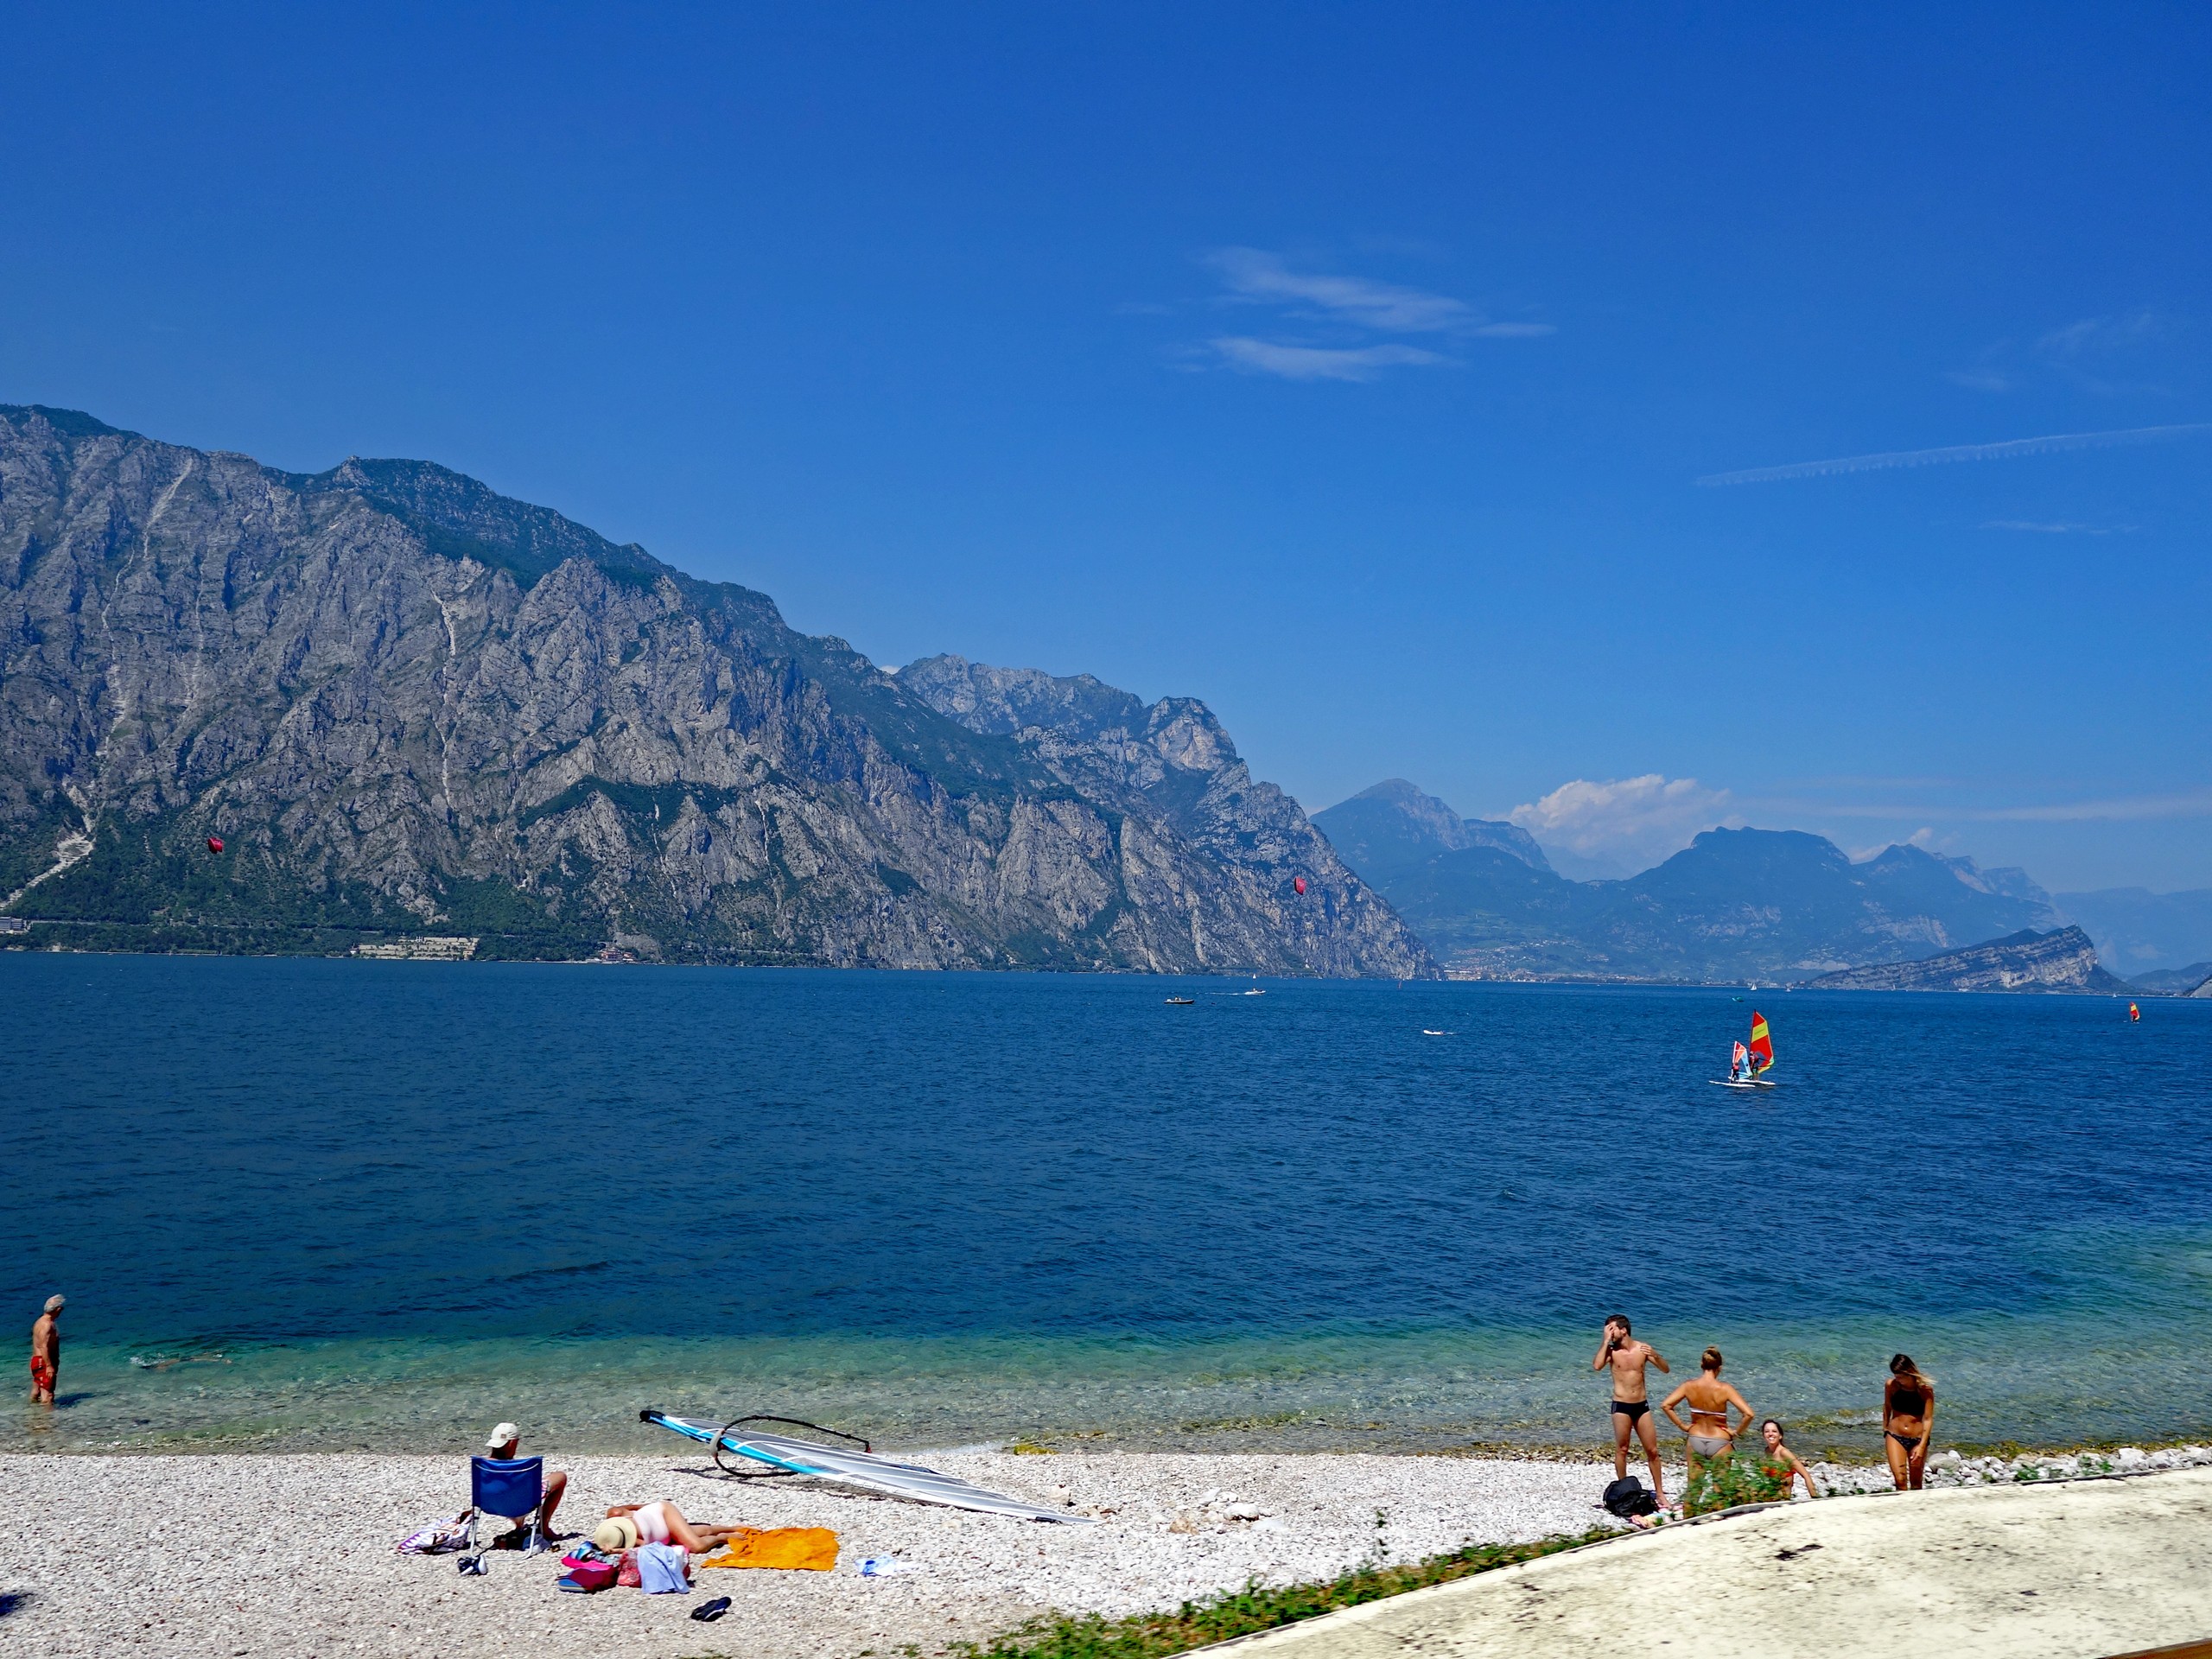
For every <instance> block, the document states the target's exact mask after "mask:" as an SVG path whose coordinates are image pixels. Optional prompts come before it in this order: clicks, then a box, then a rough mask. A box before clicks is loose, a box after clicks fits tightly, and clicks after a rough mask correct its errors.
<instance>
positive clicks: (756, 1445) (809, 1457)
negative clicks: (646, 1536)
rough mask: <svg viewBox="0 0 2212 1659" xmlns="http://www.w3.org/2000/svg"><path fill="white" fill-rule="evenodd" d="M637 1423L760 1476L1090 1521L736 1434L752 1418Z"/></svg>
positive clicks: (912, 1466)
mask: <svg viewBox="0 0 2212 1659" xmlns="http://www.w3.org/2000/svg"><path fill="white" fill-rule="evenodd" d="M638 1421H639V1422H641V1423H653V1424H657V1425H658V1426H659V1427H662V1428H665V1429H668V1430H671V1432H673V1433H677V1434H681V1435H683V1438H684V1439H686V1440H696V1441H698V1442H699V1443H700V1444H701V1445H702V1446H712V1447H713V1448H714V1449H715V1462H716V1463H720V1462H721V1454H722V1453H723V1452H734V1453H735V1454H736V1455H737V1456H739V1457H741V1458H749V1459H752V1460H753V1461H754V1462H756V1463H760V1464H765V1465H768V1467H767V1468H766V1470H764V1471H763V1472H764V1473H776V1474H786V1475H812V1476H813V1477H815V1478H817V1480H835V1481H840V1482H842V1483H843V1484H845V1485H848V1486H860V1487H864V1488H866V1489H867V1490H868V1491H874V1492H889V1493H891V1494H892V1495H893V1496H894V1497H912V1498H918V1499H920V1500H921V1501H922V1502H923V1503H948V1504H950V1505H951V1506H952V1507H953V1508H954V1509H957V1510H979V1511H981V1512H982V1514H985V1515H1005V1516H1014V1518H1015V1519H1017V1520H1022V1521H1072V1522H1082V1523H1084V1525H1089V1524H1090V1523H1091V1517H1090V1516H1087V1515H1071V1514H1069V1513H1068V1512H1067V1511H1066V1510H1047V1509H1044V1508H1042V1507H1040V1506H1039V1505H1038V1504H1035V1503H1023V1502H1022V1501H1021V1500H1020V1498H1018V1497H1007V1496H1006V1495H1005V1494H1004V1493H1001V1492H993V1491H985V1490H984V1489H983V1488H982V1487H981V1486H975V1485H971V1484H969V1483H968V1482H967V1481H964V1480H961V1479H959V1478H957V1477H955V1476H952V1475H941V1474H939V1473H938V1471H936V1470H934V1469H925V1468H923V1467H922V1465H919V1464H918V1463H899V1462H895V1461H893V1459H889V1458H880V1457H878V1456H876V1455H875V1454H874V1452H849V1451H845V1450H842V1449H841V1448H839V1447H837V1446H821V1445H817V1443H816V1442H814V1441H812V1440H796V1439H794V1438H792V1437H791V1436H790V1435H788V1434H753V1433H742V1434H741V1433H737V1430H738V1429H739V1428H740V1427H741V1426H742V1425H743V1424H746V1423H748V1422H753V1421H759V1420H758V1419H754V1418H748V1417H741V1418H739V1419H737V1421H734V1422H732V1423H729V1424H728V1425H726V1426H724V1427H721V1428H710V1427H708V1426H707V1425H706V1424H704V1423H693V1422H687V1421H684V1420H683V1418H681V1417H671V1416H670V1415H669V1414H667V1413H666V1412H664V1411H641V1412H639V1414H638ZM777 1421H782V1420H780V1419H779V1420H777Z"/></svg>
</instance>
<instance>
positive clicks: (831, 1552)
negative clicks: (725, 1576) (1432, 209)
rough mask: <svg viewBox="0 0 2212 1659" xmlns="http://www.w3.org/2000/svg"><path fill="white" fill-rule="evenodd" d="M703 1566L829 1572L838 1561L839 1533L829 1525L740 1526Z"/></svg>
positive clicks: (704, 1558)
mask: <svg viewBox="0 0 2212 1659" xmlns="http://www.w3.org/2000/svg"><path fill="white" fill-rule="evenodd" d="M698 1564H699V1565H700V1566H701V1567H785V1568H788V1569H791V1570H792V1571H797V1572H804V1573H827V1572H829V1570H830V1569H831V1568H832V1567H836V1565H837V1535H836V1533H834V1532H832V1531H830V1530H829V1528H827V1527H775V1528H772V1529H768V1530H766V1531H763V1530H761V1529H759V1528H757V1527H741V1528H739V1529H738V1530H737V1533H736V1535H734V1537H732V1538H731V1539H730V1540H729V1541H728V1543H726V1544H724V1545H723V1546H722V1547H721V1548H720V1549H719V1550H717V1551H715V1554H712V1555H702V1556H701V1557H700V1558H699V1563H698Z"/></svg>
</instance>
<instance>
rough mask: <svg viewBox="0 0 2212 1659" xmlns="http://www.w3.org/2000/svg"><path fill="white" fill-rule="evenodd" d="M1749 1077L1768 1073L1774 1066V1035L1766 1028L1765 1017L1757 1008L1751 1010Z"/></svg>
mask: <svg viewBox="0 0 2212 1659" xmlns="http://www.w3.org/2000/svg"><path fill="white" fill-rule="evenodd" d="M1773 1065H1774V1033H1772V1032H1770V1031H1769V1030H1768V1029H1767V1027H1766V1015H1764V1014H1761V1013H1760V1012H1759V1011H1758V1009H1757V1008H1753V1009H1752V1010H1751V1075H1752V1076H1753V1077H1757V1076H1758V1074H1759V1073H1760V1072H1762V1071H1770V1070H1771V1069H1772V1068H1773Z"/></svg>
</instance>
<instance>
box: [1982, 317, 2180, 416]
mask: <svg viewBox="0 0 2212 1659" xmlns="http://www.w3.org/2000/svg"><path fill="white" fill-rule="evenodd" d="M2176 328H2177V324H2176V323H2175V322H2174V321H2172V320H2171V319H2170V318H2167V317H2164V316H2161V315H2158V313H2157V312H2155V311H2152V310H2148V309H2141V310H2136V311H2131V312H2127V313H2125V314H2123V315H2113V316H2101V317H2082V318H2081V319H2079V320H2077V321H2073V322H2069V323H2067V324H2065V325H2063V327H2057V328H2052V329H2049V330H2046V331H2045V332H2044V333H2043V334H2038V335H2037V336H2036V337H2035V338H2034V339H2033V340H2030V341H2028V342H2027V344H2026V345H2024V346H2023V345H2021V344H2020V342H2019V341H2018V340H2009V339H2008V340H1996V341H1994V342H1993V343H1992V344H1990V345H1989V346H1986V347H1984V348H1983V349H1982V351H1981V353H1980V355H1979V357H1978V358H1977V359H1976V361H1975V363H1974V366H1973V367H1971V368H1965V369H1953V370H1951V371H1950V372H1948V374H1946V375H1945V376H1944V378H1945V379H1947V380H1949V381H1950V382H1952V384H1954V385H1961V386H1966V387H1968V388H1970V389H1972V390H1973V391H2012V389H2013V388H2014V387H2016V386H2019V385H2024V384H2025V383H2026V382H2027V381H2029V380H2031V379H2033V378H2047V377H2051V376H2056V378H2059V379H2062V380H2065V381H2069V382H2070V383H2071V384H2073V385H2075V386H2077V387H2079V388H2081V389H2082V391H2092V392H2097V393H2100V394H2107V395H2108V394H2111V393H2113V392H2120V391H2148V390H2152V388H2150V387H2148V386H2146V385H2143V384H2142V383H2140V382H2139V381H2132V380H2124V379H2116V378H2113V375H2114V373H2115V372H2116V371H2119V370H2120V369H2122V368H2123V366H2124V365H2129V364H2131V363H2132V364H2136V365H2139V364H2141V363H2142V362H2143V361H2144V353H2145V349H2146V348H2149V347H2154V346H2157V345H2158V343H2159V342H2160V341H2162V340H2165V339H2167V338H2168V337H2169V336H2170V335H2171V334H2173V333H2174V332H2175V330H2176Z"/></svg>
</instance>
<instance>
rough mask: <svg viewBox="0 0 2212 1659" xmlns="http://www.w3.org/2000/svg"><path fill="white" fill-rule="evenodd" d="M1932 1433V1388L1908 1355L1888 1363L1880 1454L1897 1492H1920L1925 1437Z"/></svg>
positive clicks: (1925, 1465) (1924, 1466) (1925, 1462)
mask: <svg viewBox="0 0 2212 1659" xmlns="http://www.w3.org/2000/svg"><path fill="white" fill-rule="evenodd" d="M1935 1432H1936V1385H1935V1383H1932V1382H1930V1381H1929V1379H1928V1378H1927V1377H1925V1376H1922V1375H1921V1373H1920V1368H1919V1367H1918V1366H1917V1365H1915V1364H1914V1363H1912V1356H1911V1355H1910V1354H1899V1355H1898V1356H1897V1357H1896V1358H1894V1359H1892V1360H1891V1362H1890V1380H1889V1381H1888V1382H1887V1383H1885V1384H1884V1385H1883V1388H1882V1451H1883V1452H1884V1454H1885V1455H1886V1456H1887V1457H1888V1459H1889V1460H1890V1478H1891V1480H1893V1481H1895V1482H1896V1483H1897V1491H1901V1492H1903V1491H1914V1492H1916V1491H1920V1489H1921V1487H1922V1486H1923V1484H1924V1483H1925V1480H1926V1478H1927V1474H1928V1437H1929V1435H1931V1434H1933V1433H1935Z"/></svg>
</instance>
